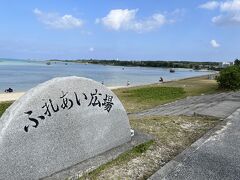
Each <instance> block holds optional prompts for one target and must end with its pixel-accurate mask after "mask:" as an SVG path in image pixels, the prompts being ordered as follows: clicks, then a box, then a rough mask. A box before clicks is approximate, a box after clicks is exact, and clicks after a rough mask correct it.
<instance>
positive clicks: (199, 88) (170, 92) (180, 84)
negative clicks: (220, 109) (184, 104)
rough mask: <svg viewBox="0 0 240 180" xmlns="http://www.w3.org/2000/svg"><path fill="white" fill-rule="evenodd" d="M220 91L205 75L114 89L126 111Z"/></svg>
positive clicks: (139, 109) (135, 110) (215, 83)
mask: <svg viewBox="0 0 240 180" xmlns="http://www.w3.org/2000/svg"><path fill="white" fill-rule="evenodd" d="M218 91H220V90H219V89H218V85H217V82H216V81H215V80H209V79H208V77H207V76H205V77H196V78H189V79H183V80H179V81H171V82H166V83H159V84H153V85H145V86H138V87H132V88H122V89H116V90H114V92H115V93H116V94H117V96H118V97H119V99H120V100H121V102H122V103H123V105H124V107H125V108H126V110H127V112H130V113H132V112H138V111H142V110H145V109H149V108H152V107H155V106H158V105H161V104H164V103H168V102H172V101H176V100H177V99H181V98H184V97H187V96H197V95H201V94H210V93H216V92H218Z"/></svg>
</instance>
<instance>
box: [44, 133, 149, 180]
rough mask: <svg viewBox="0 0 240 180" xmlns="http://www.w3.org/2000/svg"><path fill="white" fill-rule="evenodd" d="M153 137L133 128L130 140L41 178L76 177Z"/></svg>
mask: <svg viewBox="0 0 240 180" xmlns="http://www.w3.org/2000/svg"><path fill="white" fill-rule="evenodd" d="M152 139H153V137H152V136H150V135H147V134H143V133H141V132H139V131H136V130H135V135H134V136H133V137H132V139H131V141H130V142H128V143H125V144H123V145H121V146H118V147H116V148H113V149H111V150H109V151H106V152H104V153H102V154H100V155H97V156H95V157H93V158H90V159H87V160H85V161H83V162H81V163H79V164H76V165H74V166H72V167H69V168H67V169H64V170H62V171H59V172H56V173H54V174H52V175H50V176H48V177H45V178H43V179H44V180H50V179H51V180H52V179H63V180H64V179H71V180H73V179H78V178H79V177H81V176H82V175H83V173H87V172H90V171H93V170H94V169H97V168H98V167H99V166H101V165H103V164H105V163H107V162H109V161H112V160H114V159H116V158H117V157H118V156H119V155H121V154H122V153H124V152H126V151H128V150H130V149H132V148H134V147H135V146H137V145H140V144H142V143H145V142H147V141H149V140H152Z"/></svg>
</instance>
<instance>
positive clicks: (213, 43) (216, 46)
mask: <svg viewBox="0 0 240 180" xmlns="http://www.w3.org/2000/svg"><path fill="white" fill-rule="evenodd" d="M210 44H211V46H212V47H214V48H218V47H220V44H219V43H218V42H217V41H216V40H214V39H213V40H211V41H210Z"/></svg>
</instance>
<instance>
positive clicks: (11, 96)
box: [0, 86, 125, 102]
mask: <svg viewBox="0 0 240 180" xmlns="http://www.w3.org/2000/svg"><path fill="white" fill-rule="evenodd" d="M124 87H125V86H111V87H108V88H109V89H118V88H124ZM24 94H25V92H13V93H0V102H4V101H16V100H17V99H18V98H20V97H21V96H22V95H24Z"/></svg>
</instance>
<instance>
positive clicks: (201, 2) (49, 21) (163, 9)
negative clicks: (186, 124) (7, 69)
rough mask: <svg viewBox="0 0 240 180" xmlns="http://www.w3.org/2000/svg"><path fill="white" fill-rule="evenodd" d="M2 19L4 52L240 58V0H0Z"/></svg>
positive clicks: (41, 56)
mask: <svg viewBox="0 0 240 180" xmlns="http://www.w3.org/2000/svg"><path fill="white" fill-rule="evenodd" d="M0 23H1V28H0V57H8V58H27V59H29V58H31V59H52V58H57V59H82V58H97V59H120V60H121V59H122V60H191V61H231V60H234V59H235V58H240V0H223V1H206V0H197V1H193V0H184V1H183V0H172V1H168V0H148V1H143V0H128V1H127V0H118V1H117V0H101V1H99V0H88V1H83V0H60V1H59V0H51V1H49V0H38V1H37V0H31V1H30V0H28V1H27V0H22V1H19V0H0Z"/></svg>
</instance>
